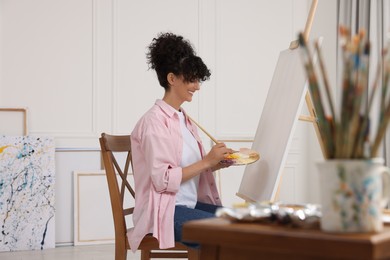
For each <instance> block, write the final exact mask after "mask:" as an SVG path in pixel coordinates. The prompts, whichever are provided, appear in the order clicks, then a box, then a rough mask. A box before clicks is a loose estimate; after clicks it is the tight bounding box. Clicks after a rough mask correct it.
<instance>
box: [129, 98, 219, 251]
mask: <svg viewBox="0 0 390 260" xmlns="http://www.w3.org/2000/svg"><path fill="white" fill-rule="evenodd" d="M175 111H176V110H175V109H174V108H173V107H171V106H170V105H168V104H167V103H165V102H164V101H163V100H157V101H156V103H155V105H154V106H153V107H152V108H151V109H150V110H149V111H148V112H146V113H145V115H144V116H143V117H142V118H141V119H140V120H139V121H138V123H137V125H136V126H135V128H134V130H133V132H132V134H131V149H132V159H133V170H134V181H135V194H136V199H135V210H134V214H133V223H134V227H133V228H131V229H130V230H129V231H128V232H127V236H128V239H129V243H130V248H131V249H132V251H136V250H137V249H138V246H139V244H140V242H141V240H142V239H143V237H144V236H145V235H146V234H148V233H152V234H153V236H154V237H155V238H157V240H158V241H159V245H160V248H161V249H165V248H170V247H173V246H174V245H175V238H174V229H173V216H174V212H175V200H176V198H175V196H176V193H177V192H178V190H179V188H180V183H181V179H182V168H181V167H180V162H181V154H182V149H183V138H182V133H181V129H180V121H179V117H178V115H177V113H176V112H175ZM183 112H184V111H183ZM184 114H185V112H184ZM186 124H187V128H188V129H189V130H190V132H191V133H192V134H193V135H194V137H195V139H196V140H197V142H198V144H199V149H200V150H201V155H202V158H203V156H204V155H205V151H204V148H203V145H202V142H201V140H200V138H199V135H198V133H197V128H196V127H195V126H194V125H193V124H192V122H191V121H190V120H188V118H187V117H186ZM198 201H200V202H203V203H209V204H215V205H221V200H220V198H219V194H218V191H217V187H216V184H215V178H214V175H213V173H212V172H211V170H207V171H205V172H203V173H202V174H200V178H199V189H198Z"/></svg>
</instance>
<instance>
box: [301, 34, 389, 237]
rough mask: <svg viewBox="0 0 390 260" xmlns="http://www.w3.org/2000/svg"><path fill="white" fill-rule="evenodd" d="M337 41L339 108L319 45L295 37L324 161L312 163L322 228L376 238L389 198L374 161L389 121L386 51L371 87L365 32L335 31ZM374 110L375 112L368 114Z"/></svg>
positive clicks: (380, 164)
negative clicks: (373, 234)
mask: <svg viewBox="0 0 390 260" xmlns="http://www.w3.org/2000/svg"><path fill="white" fill-rule="evenodd" d="M339 35H340V39H341V40H340V49H341V53H340V55H341V59H342V81H341V84H340V86H336V87H337V88H340V92H341V97H340V98H339V99H338V100H340V101H339V102H336V101H335V97H334V96H333V93H332V88H331V86H330V84H329V79H328V77H327V74H326V68H325V65H324V61H323V55H322V53H321V49H320V47H319V44H318V43H317V42H315V43H314V47H313V48H311V46H309V44H308V43H307V42H306V40H305V39H304V37H303V35H302V34H300V35H299V43H300V52H301V54H302V63H303V66H304V67H305V71H306V74H307V77H308V83H309V84H308V85H309V90H310V94H311V97H312V100H313V105H314V108H315V112H316V115H317V124H318V128H319V132H320V136H321V141H322V144H323V148H324V149H323V152H324V157H325V160H324V161H322V162H318V163H317V166H318V169H319V174H320V176H319V179H320V186H321V188H320V196H321V207H322V210H321V211H322V217H321V228H322V230H324V231H330V232H380V231H381V230H382V229H383V221H382V212H383V208H384V206H385V205H386V204H387V202H388V198H389V197H390V169H389V168H388V167H386V166H384V160H383V158H381V157H378V155H379V151H380V147H381V144H382V142H383V139H384V136H385V133H386V129H387V126H388V124H389V121H390V99H389V97H388V96H389V95H388V94H387V92H388V90H387V89H388V83H389V78H390V56H389V52H388V50H387V49H384V50H383V51H382V53H381V56H380V57H378V64H377V66H376V72H375V75H374V79H373V80H372V82H370V81H369V72H370V70H369V68H370V64H369V62H370V42H369V40H368V39H367V37H366V34H365V32H364V30H361V31H360V32H359V33H357V34H356V35H353V36H350V32H349V30H348V28H345V27H340V29H339ZM314 55H317V56H318V62H317V63H314V62H313V60H314V59H313V57H314ZM370 69H371V68H370ZM382 72H383V73H382ZM379 89H380V90H379ZM374 100H375V101H376V100H379V102H374ZM374 106H378V107H377V108H378V109H377V110H373V107H374ZM373 111H379V113H377V114H375V113H373ZM375 120H377V124H375V125H377V127H376V128H375V129H374V127H372V125H373V121H375Z"/></svg>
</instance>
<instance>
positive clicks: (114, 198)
mask: <svg viewBox="0 0 390 260" xmlns="http://www.w3.org/2000/svg"><path fill="white" fill-rule="evenodd" d="M99 141H100V148H101V151H102V157H103V163H104V168H105V170H106V176H107V182H108V189H109V192H110V200H111V208H112V214H113V217H114V227H115V240H116V243H117V242H118V241H123V243H125V244H124V245H123V246H124V247H123V248H128V241H127V236H126V232H127V227H126V220H125V216H127V215H131V214H132V213H133V211H134V207H131V208H124V196H125V193H126V194H127V192H129V193H130V194H131V195H132V196H133V198H135V193H134V190H133V188H132V187H131V185H130V183H129V182H128V180H127V176H128V173H129V167H130V166H131V141H130V135H122V136H118V135H115V136H114V135H108V134H105V133H102V135H101V137H100V138H99ZM119 153H122V154H123V153H125V154H126V162H125V165H124V166H123V167H120V165H119V164H118V160H117V158H118V154H119ZM116 173H118V175H119V177H120V179H119V183H118V179H117V175H116Z"/></svg>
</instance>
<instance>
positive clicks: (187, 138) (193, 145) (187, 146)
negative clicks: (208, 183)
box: [176, 112, 202, 208]
mask: <svg viewBox="0 0 390 260" xmlns="http://www.w3.org/2000/svg"><path fill="white" fill-rule="evenodd" d="M177 114H178V115H179V119H180V128H181V132H182V135H183V153H182V158H181V165H180V166H181V167H186V166H188V165H191V164H193V163H195V162H197V161H199V160H201V159H202V157H201V154H200V149H199V145H198V142H197V141H196V139H195V137H194V136H193V135H192V134H191V132H190V131H189V130H188V128H187V127H186V124H185V117H184V114H183V112H178V113H177ZM198 186H199V175H198V176H196V177H194V178H192V179H190V180H188V181H186V182H183V183H182V184H180V189H179V191H178V193H177V194H176V205H183V206H186V207H188V208H195V205H196V202H197V200H198Z"/></svg>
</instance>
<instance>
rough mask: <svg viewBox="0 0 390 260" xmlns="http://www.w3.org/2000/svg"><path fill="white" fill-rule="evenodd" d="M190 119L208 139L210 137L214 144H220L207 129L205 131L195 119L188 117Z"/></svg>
mask: <svg viewBox="0 0 390 260" xmlns="http://www.w3.org/2000/svg"><path fill="white" fill-rule="evenodd" d="M187 117H188V119H189V120H191V121H192V122H193V123H194V124H195V125H197V126H198V127H199V128H200V130H202V131H203V133H205V134H206V135H207V136H208V137H210V139H211V140H213V142H214V143H216V144H217V143H219V142H218V140H217V139H215V138H214V137H213V136H212V135H211V134H209V132H207V131H206V129H204V128H203V127H202V126H201V125H199V124H198V123H197V122H196V121H195V120H194V119H192V118H191V117H190V116H189V115H187Z"/></svg>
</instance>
